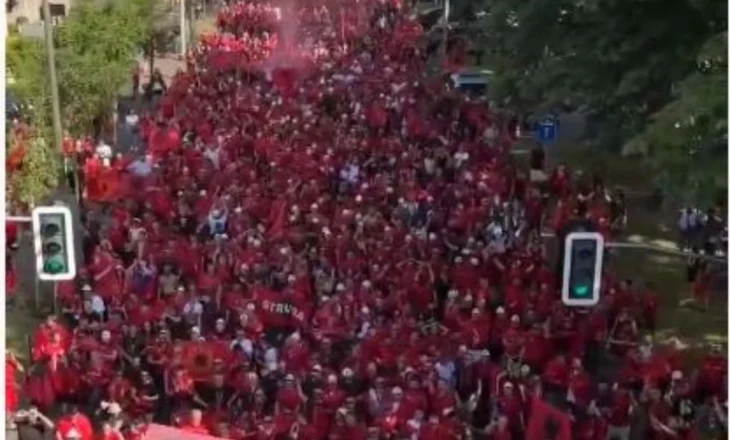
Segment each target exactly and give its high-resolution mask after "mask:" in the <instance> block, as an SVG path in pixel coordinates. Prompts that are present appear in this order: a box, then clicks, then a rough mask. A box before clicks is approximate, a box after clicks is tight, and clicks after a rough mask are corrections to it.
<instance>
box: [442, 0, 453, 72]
mask: <svg viewBox="0 0 730 440" xmlns="http://www.w3.org/2000/svg"><path fill="white" fill-rule="evenodd" d="M450 9H451V1H450V0H444V40H443V42H442V43H441V57H442V63H443V64H444V65H446V61H447V60H448V56H449V15H450V12H451V11H450Z"/></svg>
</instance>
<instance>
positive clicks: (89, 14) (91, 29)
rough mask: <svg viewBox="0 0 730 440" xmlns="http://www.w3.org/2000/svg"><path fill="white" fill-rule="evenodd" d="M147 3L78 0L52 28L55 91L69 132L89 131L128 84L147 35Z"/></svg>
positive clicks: (136, 1) (108, 110)
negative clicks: (56, 89) (54, 36)
mask: <svg viewBox="0 0 730 440" xmlns="http://www.w3.org/2000/svg"><path fill="white" fill-rule="evenodd" d="M148 3H149V0H134V1H125V2H108V3H105V4H99V2H97V1H94V0H81V1H79V2H78V3H74V6H73V8H72V9H71V13H70V16H69V19H68V20H67V21H65V22H64V23H63V24H62V25H61V26H60V27H59V28H58V31H57V34H56V38H57V45H58V49H57V57H56V60H57V69H58V79H59V92H60V96H61V103H62V109H63V120H64V123H65V125H66V127H67V128H68V129H69V131H70V132H71V133H72V134H75V135H82V134H87V133H89V132H90V131H91V130H92V129H93V128H94V127H93V126H94V121H95V120H96V119H98V118H99V117H102V116H105V115H108V114H109V112H110V111H111V109H112V103H113V102H114V101H115V99H116V98H117V96H118V94H119V92H120V90H121V88H122V86H123V85H124V84H126V83H127V82H128V81H129V78H130V74H131V71H132V67H133V66H134V65H135V63H136V62H137V61H136V58H137V56H138V54H139V49H140V47H141V46H142V44H143V43H144V42H146V41H147V35H148V34H149V23H148V21H147V17H146V16H145V15H144V13H145V11H146V8H147V4H148Z"/></svg>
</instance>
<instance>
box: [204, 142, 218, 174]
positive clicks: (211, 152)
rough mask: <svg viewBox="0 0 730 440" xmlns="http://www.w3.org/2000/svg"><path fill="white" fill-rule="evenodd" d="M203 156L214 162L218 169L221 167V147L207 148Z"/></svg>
mask: <svg viewBox="0 0 730 440" xmlns="http://www.w3.org/2000/svg"><path fill="white" fill-rule="evenodd" d="M203 156H205V157H206V158H207V159H208V160H210V161H211V162H213V166H214V167H215V168H216V169H219V168H220V167H221V147H218V148H216V149H210V148H206V149H205V152H204V153H203Z"/></svg>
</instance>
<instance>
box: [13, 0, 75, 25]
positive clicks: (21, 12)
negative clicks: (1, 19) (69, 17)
mask: <svg viewBox="0 0 730 440" xmlns="http://www.w3.org/2000/svg"><path fill="white" fill-rule="evenodd" d="M71 3H72V0H51V5H64V6H65V7H66V13H68V10H69V8H70V7H71ZM42 4H43V1H42V0H18V5H17V6H16V7H15V9H14V10H13V11H12V12H11V13H9V14H8V15H7V20H8V24H15V22H16V20H17V19H18V18H19V17H25V18H26V19H27V20H28V23H37V22H40V21H41V5H42Z"/></svg>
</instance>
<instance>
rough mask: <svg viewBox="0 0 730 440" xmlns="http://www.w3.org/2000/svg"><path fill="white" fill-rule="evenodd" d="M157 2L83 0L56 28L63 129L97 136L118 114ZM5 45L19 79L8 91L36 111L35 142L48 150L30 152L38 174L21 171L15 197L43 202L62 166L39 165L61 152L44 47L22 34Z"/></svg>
mask: <svg viewBox="0 0 730 440" xmlns="http://www.w3.org/2000/svg"><path fill="white" fill-rule="evenodd" d="M156 3H157V1H156V0H125V1H122V2H114V1H109V2H99V1H97V0H78V1H76V2H74V4H73V7H72V8H71V10H70V13H69V16H68V17H67V19H66V20H64V21H63V22H62V23H61V24H60V25H58V26H56V27H55V29H54V40H55V47H56V70H57V77H58V83H59V95H60V100H61V112H62V125H63V128H64V130H66V131H68V132H69V133H71V134H72V135H75V136H82V135H87V134H90V133H92V132H93V131H92V130H93V125H94V124H93V123H94V121H95V120H96V119H97V118H101V117H104V116H108V115H109V114H110V113H111V111H112V106H113V103H114V102H115V100H116V98H117V96H118V94H119V92H120V91H121V89H122V87H123V86H124V85H125V84H126V83H127V82H129V81H130V77H131V72H132V68H133V67H134V66H135V64H136V63H137V57H138V55H139V53H140V51H141V49H142V47H143V46H144V45H145V44H146V43H147V42H148V41H149V39H150V38H152V36H153V34H154V33H155V32H156V30H157V29H156V27H155V21H154V20H155V16H156V15H155V13H154V11H155V7H156ZM6 48H7V55H6V56H7V68H8V69H9V72H10V74H11V75H12V78H13V81H12V83H10V84H9V85H8V86H9V88H11V89H12V90H13V92H14V93H15V95H16V96H17V97H18V99H20V100H21V101H23V102H24V103H26V104H27V105H29V106H30V107H31V111H30V113H31V114H30V115H27V117H28V119H29V120H30V122H31V123H32V124H33V125H34V127H33V130H34V133H35V134H36V135H37V136H40V137H41V138H42V139H38V140H35V138H33V139H34V140H33V142H34V143H35V144H37V145H43V146H44V148H43V149H39V151H37V152H33V153H32V154H31V150H32V149H30V148H29V149H28V156H27V158H26V161H24V165H23V167H24V168H26V169H28V170H30V169H33V172H32V173H26V172H22V171H21V172H19V173H17V174H16V176H15V185H16V186H17V188H16V189H15V190H14V194H32V195H33V197H32V198H33V199H35V200H39V199H38V198H37V197H38V196H40V195H42V194H43V191H44V189H45V191H46V192H47V191H49V190H50V189H52V188H53V186H54V185H55V184H56V182H57V179H55V178H54V176H53V175H54V174H55V173H57V172H58V169H59V167H57V166H49V167H46V168H43V167H42V166H41V165H38V164H41V163H43V164H46V165H48V164H50V162H49V161H48V160H46V159H47V158H46V152H47V150H48V149H50V150H49V151H54V150H53V148H54V147H55V148H58V149H59V151H60V146H55V145H54V141H53V136H52V131H51V130H50V129H51V124H50V121H51V120H52V119H51V117H50V115H51V106H50V99H49V96H50V93H49V84H48V79H47V78H48V74H47V60H46V53H45V45H44V44H43V41H41V40H37V39H34V38H29V37H24V36H21V35H20V34H18V33H17V32H16V33H12V34H11V35H10V36H9V37H8V40H7V46H6ZM39 124H44V125H43V126H40V125H39ZM6 148H7V147H6ZM41 150H42V151H41ZM36 153H38V154H36ZM41 153H42V154H41ZM36 156H37V157H36ZM35 159H38V160H35ZM41 159H42V160H41ZM26 162H27V163H26ZM36 165H38V166H36ZM38 173H47V174H48V175H40V174H38ZM26 184H27V185H26ZM25 186H27V188H24V187H25Z"/></svg>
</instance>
